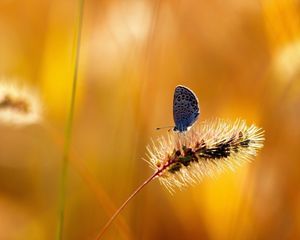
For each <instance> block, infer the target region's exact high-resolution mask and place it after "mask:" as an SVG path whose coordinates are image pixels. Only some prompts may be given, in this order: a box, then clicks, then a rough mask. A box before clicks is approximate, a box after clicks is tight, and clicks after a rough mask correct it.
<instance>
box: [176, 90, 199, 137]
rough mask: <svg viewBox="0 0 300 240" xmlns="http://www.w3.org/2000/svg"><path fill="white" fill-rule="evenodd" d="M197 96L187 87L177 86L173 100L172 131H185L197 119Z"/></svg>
mask: <svg viewBox="0 0 300 240" xmlns="http://www.w3.org/2000/svg"><path fill="white" fill-rule="evenodd" d="M199 111H200V109H199V103H198V99H197V96H196V95H195V93H193V91H192V90H190V89H189V88H187V87H184V86H180V85H179V86H177V87H176V88H175V92H174V98H173V118H174V122H175V127H174V129H173V130H174V131H179V132H184V131H187V130H188V129H189V128H190V127H191V126H192V125H193V124H194V123H195V122H196V121H197V119H198V117H199Z"/></svg>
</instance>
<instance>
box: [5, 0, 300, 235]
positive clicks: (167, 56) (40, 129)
mask: <svg viewBox="0 0 300 240" xmlns="http://www.w3.org/2000/svg"><path fill="white" fill-rule="evenodd" d="M77 7H78V2H77V1H75V0H73V1H71V0H64V1H59V0H52V1H50V0H43V1H39V0H27V1H19V0H1V1H0V76H1V80H2V81H6V82H10V81H16V79H17V81H18V82H20V83H22V84H26V85H30V86H32V87H34V88H35V89H36V90H37V91H38V92H39V94H40V96H41V99H42V102H43V112H44V114H43V115H44V116H43V117H44V121H43V122H42V123H40V124H35V125H32V126H27V127H23V128H20V127H12V126H9V125H5V124H1V125H0V132H1V137H0V239H4V240H10V239H13V240H14V239H30V240H31V239H32V240H35V239H46V240H48V239H49V240H50V239H55V233H56V225H57V213H58V210H57V209H58V192H59V191H58V189H59V184H60V183H59V179H60V173H61V163H62V148H63V142H64V131H65V127H66V122H67V115H68V108H69V105H70V95H71V84H72V73H73V71H74V64H73V61H72V51H73V50H72V49H73V45H74V44H73V38H74V33H75V29H76V26H77V25H76V22H77V18H78V14H77V12H78V8H77ZM178 84H182V85H186V86H188V87H190V88H191V89H193V90H194V92H195V93H196V94H197V95H198V98H199V101H200V107H201V117H200V121H201V120H207V119H211V118H216V117H221V118H226V119H232V120H235V119H236V118H242V119H245V120H247V122H248V123H249V124H250V123H255V124H257V125H258V126H261V127H262V128H264V129H265V136H266V141H265V147H264V148H263V150H262V151H261V152H260V153H259V155H258V157H257V158H256V159H255V161H254V162H253V163H252V164H246V165H244V166H242V167H241V168H240V169H238V170H237V171H236V172H234V173H232V172H228V173H224V174H223V175H221V176H219V177H217V178H216V179H206V180H205V181H204V182H202V183H200V184H198V185H197V186H194V187H191V188H188V189H185V190H183V191H177V192H176V194H174V195H173V196H172V195H170V194H169V193H168V192H167V191H166V189H164V188H163V186H160V184H159V183H158V181H153V182H152V183H150V184H149V185H148V186H147V187H146V188H145V189H144V190H143V191H142V192H140V193H139V195H138V196H137V197H136V198H135V199H134V200H133V201H132V202H131V203H130V204H129V205H128V207H127V208H126V209H125V211H124V212H123V213H122V214H121V216H120V217H119V218H118V221H116V222H115V224H114V225H113V226H112V227H111V228H110V229H109V231H108V232H107V233H106V234H105V237H104V239H145V240H146V239H149V240H150V239H176V240H177V239H178V240H179V239H212V240H219V239H300V187H299V185H300V184H299V183H300V150H299V146H300V145H299V144H300V143H299V142H300V124H299V118H300V2H299V1H297V0H229V1H225V2H224V1H219V0H210V1H199V0H189V1H183V0H151V1H150V0H125V1H117V0H109V1H106V0H103V1H96V0H86V1H85V8H84V19H83V32H82V45H81V55H80V65H79V85H78V91H77V97H76V110H75V118H74V128H73V130H74V131H73V138H72V147H71V153H70V168H69V177H68V182H67V184H68V189H67V199H66V219H65V220H66V221H65V225H64V239H78V240H79V239H93V238H94V237H95V236H96V234H97V233H98V231H99V230H100V228H101V227H102V226H103V225H104V223H105V222H106V221H107V219H108V217H109V216H110V215H111V214H112V210H113V209H114V208H115V207H116V206H119V205H120V204H121V203H122V202H123V201H124V200H125V199H126V197H127V196H128V195H129V194H130V193H131V192H132V191H133V190H134V189H135V188H136V186H138V185H139V184H140V183H141V182H142V181H143V180H144V179H146V178H147V177H148V176H149V175H150V174H151V173H152V171H151V169H150V168H149V167H148V165H147V163H146V162H144V161H143V160H142V158H144V157H145V149H146V146H147V144H149V143H150V140H151V138H153V139H156V138H157V137H158V136H160V135H163V134H166V130H161V131H155V128H156V127H160V126H165V125H170V124H171V125H172V124H173V119H172V98H173V91H174V88H175V86H176V85H178Z"/></svg>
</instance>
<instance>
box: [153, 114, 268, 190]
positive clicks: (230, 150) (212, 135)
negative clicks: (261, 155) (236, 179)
mask: <svg viewBox="0 0 300 240" xmlns="http://www.w3.org/2000/svg"><path fill="white" fill-rule="evenodd" d="M263 141H264V135H263V130H262V129H261V128H258V127H256V126H255V125H250V126H247V125H246V122H245V121H241V120H237V121H235V122H227V121H224V120H214V121H208V122H203V123H201V124H199V125H198V126H194V127H193V128H192V129H191V130H190V131H187V132H184V133H175V132H170V133H168V136H167V138H165V137H162V138H160V139H158V141H157V142H156V143H153V144H152V146H150V147H148V152H149V160H150V163H151V167H152V168H155V169H156V170H157V171H159V174H158V178H159V180H160V182H161V183H162V184H163V185H164V186H166V187H167V188H168V190H170V191H171V192H172V191H174V188H175V187H179V188H182V187H185V186H187V185H191V184H194V183H197V182H199V181H201V180H202V179H203V177H206V176H210V177H212V176H215V175H216V174H219V173H220V172H223V171H224V170H226V169H229V170H232V171H233V170H235V169H236V167H238V166H240V165H241V164H243V163H244V162H249V161H251V160H253V158H254V157H255V156H256V154H257V151H258V150H259V149H261V148H262V147H263Z"/></svg>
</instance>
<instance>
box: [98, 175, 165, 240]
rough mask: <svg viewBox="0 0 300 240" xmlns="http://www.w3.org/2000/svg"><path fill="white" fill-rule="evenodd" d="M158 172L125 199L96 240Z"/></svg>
mask: <svg viewBox="0 0 300 240" xmlns="http://www.w3.org/2000/svg"><path fill="white" fill-rule="evenodd" d="M160 172H161V171H160V170H157V171H156V172H155V173H154V174H152V175H151V176H150V177H149V178H148V179H147V180H146V181H144V182H143V183H142V184H141V185H140V186H139V187H138V188H137V189H136V190H135V191H134V192H133V193H132V194H131V195H130V196H129V197H128V198H127V199H126V201H125V202H124V203H123V204H122V205H121V206H120V207H119V209H118V210H117V211H116V212H115V213H114V215H112V216H111V218H110V219H109V220H108V222H107V223H106V224H105V225H104V227H103V228H102V229H101V231H100V232H99V234H98V235H97V237H96V240H99V239H100V238H101V237H102V236H103V234H104V233H105V231H106V230H107V229H108V228H109V226H110V225H111V224H112V222H113V221H114V220H115V218H116V217H117V216H118V215H119V214H120V212H121V211H122V210H123V209H124V208H125V207H126V205H127V204H128V202H129V201H130V200H131V199H133V198H134V197H135V195H136V194H137V193H139V192H140V191H141V190H142V189H143V188H144V187H145V186H146V185H147V184H148V183H149V182H151V181H152V180H153V179H154V178H155V177H156V176H158V174H159V173H160Z"/></svg>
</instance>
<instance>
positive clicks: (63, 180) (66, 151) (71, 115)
mask: <svg viewBox="0 0 300 240" xmlns="http://www.w3.org/2000/svg"><path fill="white" fill-rule="evenodd" d="M83 5H84V0H79V6H78V26H77V29H76V32H75V36H74V45H73V46H74V47H73V58H72V59H74V62H75V66H74V72H73V80H72V93H71V102H70V108H69V115H68V120H67V126H66V131H65V143H64V149H63V163H62V171H61V179H60V191H59V196H60V203H59V204H60V205H59V219H58V226H57V239H58V240H61V239H62V238H63V225H64V218H65V214H64V213H65V201H66V185H67V184H66V183H67V175H68V166H69V150H70V145H71V138H72V128H73V119H74V109H75V99H76V88H77V80H78V65H79V55H80V40H81V31H82V18H83Z"/></svg>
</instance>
